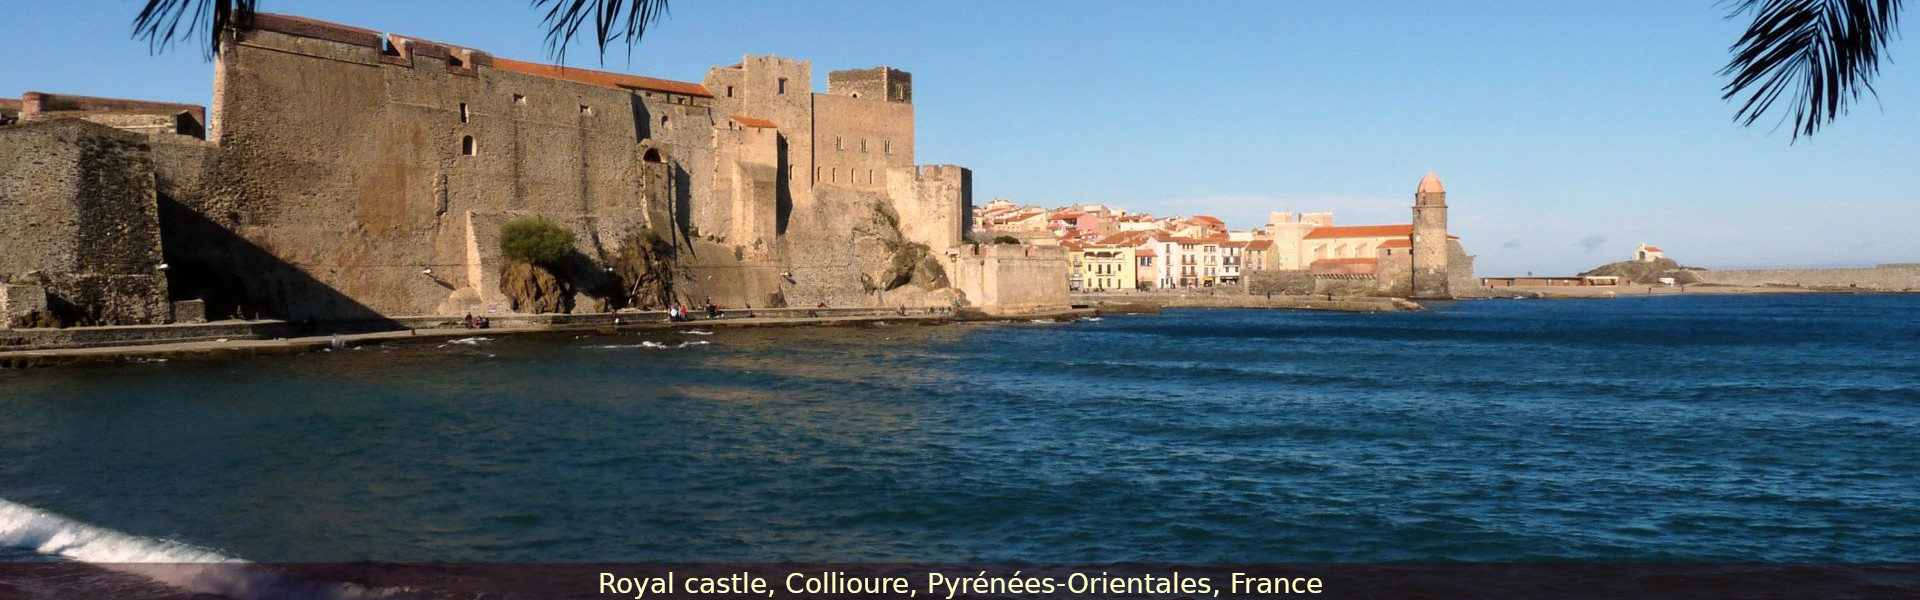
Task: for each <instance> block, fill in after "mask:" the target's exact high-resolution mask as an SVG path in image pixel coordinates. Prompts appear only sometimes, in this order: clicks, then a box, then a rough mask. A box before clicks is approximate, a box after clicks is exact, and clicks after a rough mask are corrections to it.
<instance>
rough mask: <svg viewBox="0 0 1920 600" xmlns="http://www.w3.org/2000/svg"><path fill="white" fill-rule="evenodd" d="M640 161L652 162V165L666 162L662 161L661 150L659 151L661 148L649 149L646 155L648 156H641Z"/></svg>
mask: <svg viewBox="0 0 1920 600" xmlns="http://www.w3.org/2000/svg"><path fill="white" fill-rule="evenodd" d="M640 159H641V160H644V161H647V162H650V163H657V162H665V161H662V160H660V149H659V148H648V149H647V153H646V154H643V155H641V156H640Z"/></svg>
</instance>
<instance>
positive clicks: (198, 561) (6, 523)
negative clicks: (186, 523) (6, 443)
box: [0, 499, 395, 600]
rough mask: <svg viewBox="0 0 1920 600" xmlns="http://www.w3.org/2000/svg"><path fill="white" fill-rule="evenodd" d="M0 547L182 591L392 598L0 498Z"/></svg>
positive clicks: (327, 599) (323, 599) (329, 599)
mask: <svg viewBox="0 0 1920 600" xmlns="http://www.w3.org/2000/svg"><path fill="white" fill-rule="evenodd" d="M0 548H15V549H21V550H28V551H32V552H36V553H39V554H41V555H45V556H51V557H57V558H62V559H66V560H71V561H75V562H84V563H88V564H91V565H94V566H97V567H99V568H101V569H106V570H110V571H118V572H122V573H128V574H132V575H138V576H141V577H145V578H147V579H151V580H153V581H154V582H155V583H159V584H162V585H166V586H169V587H173V588H177V589H181V590H185V591H188V592H193V593H199V594H214V595H219V596H225V597H228V598H239V599H253V598H261V599H266V598H300V599H312V600H359V599H370V598H393V597H395V594H394V593H392V592H389V591H384V590H369V589H367V588H364V587H360V586H357V585H351V584H338V583H320V582H295V581H289V580H287V579H285V578H283V577H281V576H280V575H279V574H278V573H274V572H272V571H271V570H269V569H267V568H264V567H261V566H260V565H257V564H254V563H249V562H247V561H244V560H240V559H238V558H234V557H230V556H226V555H223V554H220V553H219V552H215V551H213V550H209V549H206V548H201V547H198V546H194V545H191V544H185V543H181V542H175V541H171V540H160V539H153V538H145V537H140V536H137V535H132V534H127V533H122V532H119V531H114V530H112V529H107V528H105V527H97V526H94V525H88V524H86V523H82V522H79V521H75V520H73V519H69V518H66V517H63V516H60V515H57V514H54V513H51V512H47V511H44V510H40V509H37V508H33V507H31V506H27V505H24V504H18V503H15V502H11V501H8V500H6V499H0Z"/></svg>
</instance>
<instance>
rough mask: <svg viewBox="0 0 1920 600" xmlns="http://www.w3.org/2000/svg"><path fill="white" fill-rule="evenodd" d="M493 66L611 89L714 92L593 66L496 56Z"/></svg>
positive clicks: (693, 93) (708, 94)
mask: <svg viewBox="0 0 1920 600" xmlns="http://www.w3.org/2000/svg"><path fill="white" fill-rule="evenodd" d="M493 68H495V69H500V70H502V71H512V72H515V73H525V74H528V75H538V76H541V77H551V78H554V79H562V80H566V81H571V82H574V83H584V84H587V85H597V86H600V87H609V88H614V89H631V90H653V91H656V92H670V93H674V94H686V95H688V96H700V97H702V98H712V97H713V93H712V92H708V91H707V88H706V86H702V85H700V84H697V83H687V82H685V81H673V80H669V79H659V78H655V77H643V76H640V75H627V74H625V73H613V72H609V71H595V70H592V69H575V68H573V67H561V66H557V65H543V64H540V63H530V62H525V61H518V60H513V59H507V58H497V57H496V58H494V59H493Z"/></svg>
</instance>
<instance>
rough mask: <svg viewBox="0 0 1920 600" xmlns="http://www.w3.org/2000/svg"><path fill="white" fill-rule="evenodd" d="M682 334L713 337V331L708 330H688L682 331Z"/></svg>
mask: <svg viewBox="0 0 1920 600" xmlns="http://www.w3.org/2000/svg"><path fill="white" fill-rule="evenodd" d="M680 333H684V334H687V335H713V332H711V331H706V330H703V329H688V330H686V331H682V332H680Z"/></svg>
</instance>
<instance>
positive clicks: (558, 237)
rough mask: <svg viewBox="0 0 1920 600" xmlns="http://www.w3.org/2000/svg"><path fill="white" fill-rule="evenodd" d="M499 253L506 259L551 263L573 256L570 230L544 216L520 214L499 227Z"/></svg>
mask: <svg viewBox="0 0 1920 600" xmlns="http://www.w3.org/2000/svg"><path fill="white" fill-rule="evenodd" d="M500 253H501V254H503V255H505V256H506V257H507V258H508V259H511V260H518V261H525V262H530V263H533V264H536V265H543V266H552V265H558V264H560V263H561V262H564V261H565V260H566V259H567V257H570V256H573V232H571V231H567V228H565V227H561V226H560V224H559V223H555V222H553V220H551V219H548V218H546V217H520V218H517V219H513V220H511V221H507V222H506V223H505V224H502V225H501V226H500Z"/></svg>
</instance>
